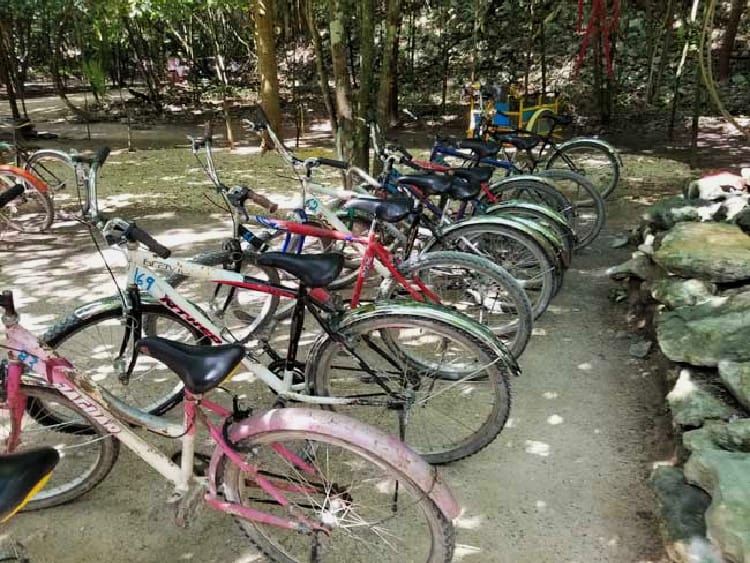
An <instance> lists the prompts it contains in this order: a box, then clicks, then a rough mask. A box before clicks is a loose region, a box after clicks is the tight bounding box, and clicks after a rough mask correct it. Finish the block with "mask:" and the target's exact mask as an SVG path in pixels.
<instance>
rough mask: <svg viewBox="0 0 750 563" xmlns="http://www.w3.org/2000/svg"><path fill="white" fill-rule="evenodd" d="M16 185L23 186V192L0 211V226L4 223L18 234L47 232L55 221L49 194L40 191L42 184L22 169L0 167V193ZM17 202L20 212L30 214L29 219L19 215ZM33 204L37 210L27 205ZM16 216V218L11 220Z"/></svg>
mask: <svg viewBox="0 0 750 563" xmlns="http://www.w3.org/2000/svg"><path fill="white" fill-rule="evenodd" d="M16 184H21V185H23V186H24V192H23V194H21V195H20V196H18V197H17V198H15V199H14V200H12V201H11V202H9V203H8V205H6V206H5V207H4V208H3V209H0V224H2V223H5V224H6V225H8V227H10V228H11V229H13V230H14V231H18V232H20V233H27V234H39V233H44V232H46V231H48V230H49V228H50V227H51V226H52V223H53V221H54V220H55V208H54V205H53V203H52V199H51V198H50V196H49V193H48V192H47V190H46V187H45V189H42V186H43V185H44V183H43V182H42V181H41V180H39V179H38V178H36V177H35V176H33V175H32V174H31V173H29V172H26V171H25V170H23V169H16V168H15V167H12V166H2V167H0V191H5V190H6V189H9V188H11V187H12V186H14V185H16ZM19 202H20V205H21V206H23V209H22V211H28V213H31V215H30V216H29V217H26V218H25V219H22V218H21V217H22V215H19ZM30 202H33V203H32V205H33V204H34V203H35V204H36V205H37V207H38V210H34V209H31V206H29V207H26V206H27V204H29V203H30ZM13 216H17V218H15V219H14V218H13Z"/></svg>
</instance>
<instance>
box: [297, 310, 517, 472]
mask: <svg viewBox="0 0 750 563" xmlns="http://www.w3.org/2000/svg"><path fill="white" fill-rule="evenodd" d="M431 309H433V310H434V308H431ZM451 316H455V317H456V318H455V319H453V320H452V321H451V322H449V321H448V320H445V319H444V318H443V316H441V315H440V314H434V315H432V316H416V315H414V314H409V313H408V312H404V313H399V312H398V311H395V312H394V311H393V310H388V309H386V310H384V311H382V312H381V313H379V314H376V315H371V316H369V317H366V318H360V319H358V320H355V321H353V322H351V323H349V324H347V325H346V326H342V327H341V328H340V329H339V331H338V333H337V334H336V335H335V336H334V337H331V336H329V335H327V334H326V335H322V336H321V337H319V338H318V340H317V341H316V343H315V344H314V346H313V348H312V350H311V351H310V353H309V355H308V357H307V367H306V376H307V381H308V383H309V384H310V385H312V391H313V393H314V394H315V395H320V396H324V395H325V396H332V397H348V398H361V399H363V401H362V404H357V405H336V407H335V409H334V410H336V411H337V412H340V413H343V414H346V415H348V416H354V417H356V418H358V419H360V420H362V421H363V422H366V423H367V424H370V425H372V426H375V427H377V428H380V429H381V430H384V431H385V432H387V433H389V434H395V435H397V436H399V435H400V434H401V432H400V428H403V436H404V440H405V442H406V443H407V444H408V445H409V446H410V447H411V448H413V449H414V450H415V451H417V452H418V453H419V454H420V455H422V457H424V459H425V460H426V461H428V462H429V463H449V462H452V461H456V460H459V459H462V458H464V457H468V456H470V455H473V454H475V453H476V452H478V451H479V450H481V449H482V448H484V447H485V446H487V445H489V444H490V443H491V442H492V441H493V440H494V439H495V437H496V436H497V435H498V434H499V433H500V431H501V430H502V429H503V426H504V425H505V422H506V420H507V418H508V413H509V412H510V402H511V396H510V384H509V382H508V372H507V366H506V365H505V363H504V361H505V358H503V357H501V356H498V354H497V353H496V352H495V351H494V350H490V348H489V346H487V345H486V343H485V342H483V341H481V340H480V339H479V338H478V337H477V336H476V335H475V334H474V333H472V332H470V331H469V330H465V329H463V328H461V323H462V318H461V316H458V315H451ZM465 322H470V321H468V320H466V321H465ZM375 375H377V376H378V377H377V378H376V377H375ZM377 379H380V380H381V382H385V384H386V385H387V386H388V387H389V388H391V390H392V391H393V392H394V393H395V395H396V397H402V399H397V398H394V397H393V396H391V395H390V394H388V393H386V392H385V391H384V390H383V388H382V387H381V386H380V384H379V382H378V380H377ZM329 408H332V407H329Z"/></svg>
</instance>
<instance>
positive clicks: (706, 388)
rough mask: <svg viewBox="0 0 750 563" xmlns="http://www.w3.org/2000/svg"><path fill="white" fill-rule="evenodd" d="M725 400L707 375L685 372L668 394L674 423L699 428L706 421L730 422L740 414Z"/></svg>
mask: <svg viewBox="0 0 750 563" xmlns="http://www.w3.org/2000/svg"><path fill="white" fill-rule="evenodd" d="M725 398H726V397H725V396H724V395H723V393H722V389H721V387H720V386H718V385H716V383H715V382H713V381H712V379H711V377H710V376H709V375H708V374H705V373H701V372H697V371H694V370H690V369H682V370H681V371H680V376H679V377H678V378H677V381H676V382H675V384H674V387H673V388H672V390H671V391H670V392H669V393H668V394H667V403H669V408H670V410H671V411H672V418H673V419H674V422H675V424H678V425H680V426H689V427H697V426H701V425H702V424H703V423H704V421H706V420H711V419H722V420H727V419H729V418H731V417H732V416H736V415H738V414H741V413H738V411H737V409H736V408H734V407H733V406H731V405H730V404H728V403H727V402H726V400H725Z"/></svg>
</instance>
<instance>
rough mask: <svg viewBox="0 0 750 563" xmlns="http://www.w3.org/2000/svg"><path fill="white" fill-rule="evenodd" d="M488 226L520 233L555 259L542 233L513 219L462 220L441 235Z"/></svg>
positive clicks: (432, 241) (482, 217) (431, 242)
mask: <svg viewBox="0 0 750 563" xmlns="http://www.w3.org/2000/svg"><path fill="white" fill-rule="evenodd" d="M489 224H495V225H498V224H499V225H504V226H506V227H508V228H511V229H515V230H517V231H520V232H522V233H524V234H526V235H528V236H530V237H532V238H533V239H534V240H535V241H536V242H537V243H539V245H540V246H541V247H542V249H543V250H544V251H545V253H546V254H547V255H548V256H550V257H551V258H552V259H553V260H555V259H557V250H556V249H555V248H554V247H553V246H552V244H550V242H549V240H548V239H547V237H546V236H545V235H544V234H543V233H541V232H540V231H539V230H537V229H534V228H532V227H531V226H529V225H526V224H523V223H521V222H519V221H515V220H513V219H504V218H502V217H498V216H487V215H476V216H473V217H469V218H468V219H463V220H461V221H459V222H458V223H453V224H452V225H448V226H447V227H446V228H444V229H443V231H442V234H443V235H449V234H452V233H454V232H455V231H459V230H461V229H463V228H464V227H467V226H472V225H480V226H481V225H489ZM436 242H437V241H436V239H430V240H429V241H428V242H427V244H426V245H425V249H424V252H429V250H430V249H431V248H432V247H433V246H434V245H435V243H436Z"/></svg>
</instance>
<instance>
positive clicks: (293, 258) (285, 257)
mask: <svg viewBox="0 0 750 563" xmlns="http://www.w3.org/2000/svg"><path fill="white" fill-rule="evenodd" d="M257 262H258V265H259V266H270V267H272V268H278V269H279V270H284V271H285V272H287V273H290V274H292V275H293V276H294V277H295V278H298V279H299V281H300V283H301V284H302V285H304V286H307V287H325V286H327V285H328V284H329V283H331V282H332V281H333V280H335V279H336V278H337V277H339V274H340V273H341V270H343V269H344V255H343V254H341V253H340V252H322V253H320V254H290V253H287V252H263V253H261V254H260V255H258V259H257Z"/></svg>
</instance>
